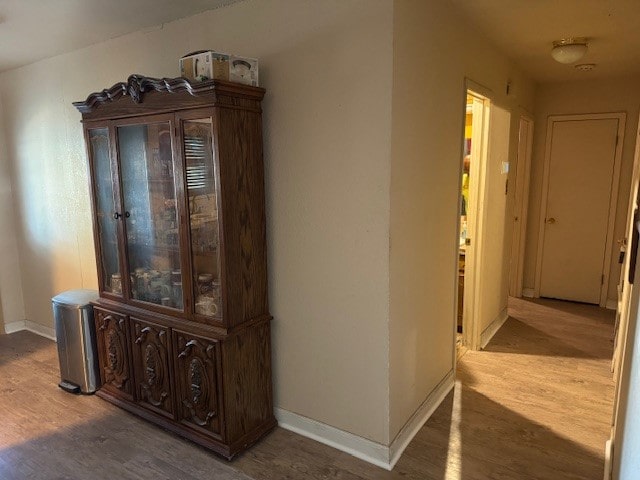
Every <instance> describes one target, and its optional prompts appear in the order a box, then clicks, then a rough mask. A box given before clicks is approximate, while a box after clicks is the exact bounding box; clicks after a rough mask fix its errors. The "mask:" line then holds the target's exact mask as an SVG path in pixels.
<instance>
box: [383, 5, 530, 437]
mask: <svg viewBox="0 0 640 480" xmlns="http://www.w3.org/2000/svg"><path fill="white" fill-rule="evenodd" d="M393 71H394V84H393V128H392V161H391V249H390V298H391V322H390V326H389V335H390V359H389V361H390V372H389V378H390V382H389V383H390V402H391V403H390V438H391V439H393V438H394V437H395V436H396V435H397V434H398V432H399V431H400V429H401V428H402V427H403V426H404V425H405V423H406V422H407V420H408V419H409V418H410V417H411V415H412V414H413V413H414V412H415V411H416V409H417V408H418V407H419V406H420V405H421V404H422V403H423V402H424V401H425V399H426V398H427V397H428V395H429V394H430V393H431V392H432V391H433V389H434V387H435V386H436V385H437V384H438V383H439V382H440V381H441V380H443V378H445V376H446V375H447V374H448V373H449V372H451V370H452V368H453V360H454V359H453V355H454V352H453V348H454V346H453V345H454V342H453V335H454V324H455V323H454V322H455V309H456V284H457V261H458V243H457V242H458V239H457V231H458V222H459V217H458V208H459V201H460V178H461V170H462V136H463V125H464V118H463V116H464V112H465V110H464V108H465V107H464V105H465V77H468V78H470V79H472V80H473V81H475V82H476V83H478V84H480V85H482V86H484V87H485V88H486V89H487V92H488V93H489V94H490V95H491V96H492V97H493V99H494V100H496V101H498V102H499V103H501V104H502V105H504V106H505V107H507V108H508V109H509V110H510V111H511V112H512V115H511V132H512V135H511V137H512V138H511V142H510V145H511V147H510V159H511V161H515V152H516V144H517V141H516V139H517V132H518V115H519V113H520V111H521V109H520V106H524V107H525V108H527V109H529V110H532V108H533V93H534V86H533V83H532V82H531V81H529V80H528V79H527V78H526V77H525V76H524V75H523V74H521V73H520V72H519V71H518V70H517V69H516V68H514V67H513V65H511V64H510V62H509V61H508V60H507V59H506V58H505V57H504V56H502V55H500V54H498V53H497V52H496V51H495V50H494V49H493V48H492V46H491V45H490V44H489V43H488V42H487V41H486V40H485V39H484V37H483V36H482V35H480V34H479V33H478V32H477V31H476V30H475V29H474V28H473V27H472V26H470V25H468V24H467V23H466V21H464V20H463V19H462V18H460V17H458V16H457V15H456V14H455V13H454V11H453V8H452V6H451V4H449V3H448V2H425V1H420V0H398V1H395V2H394V66H393ZM508 80H510V81H511V82H512V85H513V89H514V90H515V92H516V93H515V95H514V96H510V97H507V96H506V84H507V81H508ZM512 171H515V169H513V168H512ZM505 285H506V279H505ZM495 288H497V289H501V288H502V287H501V286H496V287H495ZM505 292H506V290H505ZM504 296H505V298H504V301H505V302H506V293H505V294H504ZM496 314H497V313H496Z"/></svg>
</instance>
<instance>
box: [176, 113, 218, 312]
mask: <svg viewBox="0 0 640 480" xmlns="http://www.w3.org/2000/svg"><path fill="white" fill-rule="evenodd" d="M183 131H184V158H185V169H186V176H187V193H188V196H189V228H190V236H191V267H192V271H193V277H194V278H193V280H192V285H193V288H194V292H193V298H194V299H195V307H194V308H195V313H196V314H198V315H204V316H207V317H217V316H220V315H221V314H222V311H221V299H220V268H219V265H220V262H219V255H218V239H219V236H218V205H217V199H216V183H215V164H214V161H213V149H212V145H213V143H212V122H211V119H210V118H204V119H197V120H187V121H184V122H183Z"/></svg>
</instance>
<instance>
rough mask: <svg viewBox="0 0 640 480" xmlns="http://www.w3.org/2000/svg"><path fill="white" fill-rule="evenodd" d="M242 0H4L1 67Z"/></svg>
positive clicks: (0, 21) (1, 3) (1, 4)
mask: <svg viewBox="0 0 640 480" xmlns="http://www.w3.org/2000/svg"><path fill="white" fill-rule="evenodd" d="M236 1H238V0H55V1H52V0H0V72H3V71H5V70H10V69H12V68H16V67H19V66H22V65H27V64H29V63H33V62H37V61H38V60H42V59H43V58H48V57H52V56H55V55H59V54H61V53H66V52H71V51H73V50H77V49H79V48H83V47H86V46H88V45H92V44H94V43H99V42H103V41H105V40H109V39H110V38H114V37H118V36H120V35H125V34H127V33H131V32H135V31H137V30H142V29H144V28H149V27H152V26H155V25H161V24H163V23H167V22H170V21H172V20H177V19H178V18H183V17H188V16H191V15H195V14H196V13H200V12H203V11H205V10H211V9H214V8H218V7H221V6H224V5H228V4H231V3H234V2H236Z"/></svg>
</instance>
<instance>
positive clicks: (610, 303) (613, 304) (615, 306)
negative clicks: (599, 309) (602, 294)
mask: <svg viewBox="0 0 640 480" xmlns="http://www.w3.org/2000/svg"><path fill="white" fill-rule="evenodd" d="M604 308H608V309H609V310H617V309H618V301H617V300H612V299H610V298H609V299H607V303H606V304H605V306H604Z"/></svg>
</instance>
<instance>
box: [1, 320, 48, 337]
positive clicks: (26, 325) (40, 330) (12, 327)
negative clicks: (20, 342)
mask: <svg viewBox="0 0 640 480" xmlns="http://www.w3.org/2000/svg"><path fill="white" fill-rule="evenodd" d="M22 330H27V331H29V332H31V333H35V334H36V335H40V336H41V337H45V338H48V339H49V340H53V341H54V342H55V341H56V331H55V330H54V329H53V328H51V327H45V326H44V325H40V324H39V323H35V322H32V321H31V320H20V321H18V322H11V323H6V324H5V325H4V333H7V334H9V333H15V332H20V331H22Z"/></svg>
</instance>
